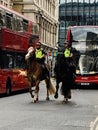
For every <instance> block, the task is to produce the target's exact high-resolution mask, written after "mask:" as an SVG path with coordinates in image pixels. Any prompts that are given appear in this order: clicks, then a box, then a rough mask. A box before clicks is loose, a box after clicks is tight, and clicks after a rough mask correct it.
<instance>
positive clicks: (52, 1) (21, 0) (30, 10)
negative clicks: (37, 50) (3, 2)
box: [12, 0, 59, 47]
mask: <svg viewBox="0 0 98 130" xmlns="http://www.w3.org/2000/svg"><path fill="white" fill-rule="evenodd" d="M12 1H13V9H14V10H16V11H18V12H19V13H22V14H23V15H24V16H26V17H27V18H29V19H31V20H32V21H34V22H36V23H38V27H39V36H40V41H41V42H42V43H45V44H47V45H49V46H52V47H55V46H56V44H57V41H58V5H59V0H12Z"/></svg>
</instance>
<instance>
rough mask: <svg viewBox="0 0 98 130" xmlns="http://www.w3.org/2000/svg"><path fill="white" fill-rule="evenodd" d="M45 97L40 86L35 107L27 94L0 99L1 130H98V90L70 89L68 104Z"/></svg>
mask: <svg viewBox="0 0 98 130" xmlns="http://www.w3.org/2000/svg"><path fill="white" fill-rule="evenodd" d="M42 86H43V87H42ZM45 95H46V89H45V87H44V83H42V84H41V85H40V93H39V96H40V100H39V102H37V103H35V104H33V103H32V100H31V97H30V94H29V93H23V94H18V95H13V96H10V97H2V98H0V130H98V126H97V124H98V121H97V120H98V90H72V99H71V100H70V101H69V103H67V104H62V102H61V101H62V99H63V97H62V96H59V98H58V99H57V100H56V99H54V97H53V96H51V100H50V101H45Z"/></svg>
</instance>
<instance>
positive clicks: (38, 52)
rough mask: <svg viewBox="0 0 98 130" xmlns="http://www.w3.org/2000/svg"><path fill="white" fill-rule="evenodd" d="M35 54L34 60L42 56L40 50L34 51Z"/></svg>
mask: <svg viewBox="0 0 98 130" xmlns="http://www.w3.org/2000/svg"><path fill="white" fill-rule="evenodd" d="M35 54H36V58H41V57H42V55H43V52H42V49H39V50H38V49H36V52H35Z"/></svg>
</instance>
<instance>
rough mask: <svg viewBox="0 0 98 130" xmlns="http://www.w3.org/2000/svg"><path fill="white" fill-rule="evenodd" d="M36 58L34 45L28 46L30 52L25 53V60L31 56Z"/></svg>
mask: <svg viewBox="0 0 98 130" xmlns="http://www.w3.org/2000/svg"><path fill="white" fill-rule="evenodd" d="M31 57H32V59H34V58H35V49H34V48H33V47H29V48H28V53H27V54H26V55H25V60H26V61H28V60H29V59H30V58H31Z"/></svg>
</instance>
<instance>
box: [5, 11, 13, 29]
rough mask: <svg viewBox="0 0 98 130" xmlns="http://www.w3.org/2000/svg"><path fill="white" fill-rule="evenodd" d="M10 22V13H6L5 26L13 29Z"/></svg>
mask: <svg viewBox="0 0 98 130" xmlns="http://www.w3.org/2000/svg"><path fill="white" fill-rule="evenodd" d="M12 22H13V21H12V14H11V13H6V26H7V28H9V29H13V26H12Z"/></svg>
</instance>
